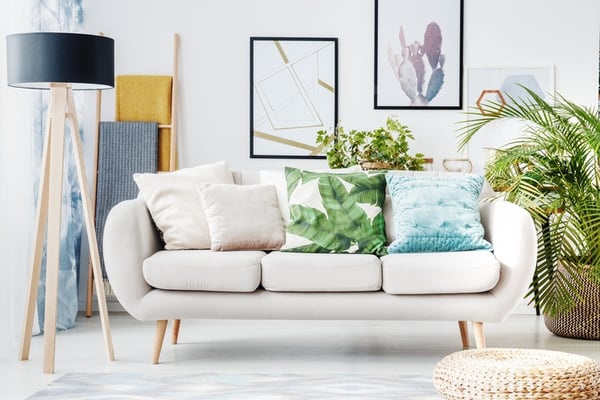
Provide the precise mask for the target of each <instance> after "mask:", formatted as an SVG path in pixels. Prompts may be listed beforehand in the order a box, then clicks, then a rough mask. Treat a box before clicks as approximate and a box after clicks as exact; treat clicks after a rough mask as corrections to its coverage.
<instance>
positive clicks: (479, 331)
mask: <svg viewBox="0 0 600 400" xmlns="http://www.w3.org/2000/svg"><path fill="white" fill-rule="evenodd" d="M472 324H473V332H474V333H475V344H476V345H477V348H478V349H485V333H484V332H483V322H476V321H473V322H472Z"/></svg>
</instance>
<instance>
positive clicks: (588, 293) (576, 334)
mask: <svg viewBox="0 0 600 400" xmlns="http://www.w3.org/2000/svg"><path fill="white" fill-rule="evenodd" d="M558 268H559V269H561V270H562V271H563V273H565V274H566V275H567V276H569V275H568V274H567V273H566V272H565V270H564V268H563V267H561V266H560V265H559V267H558ZM581 280H582V285H581V290H580V292H579V295H580V296H581V297H582V299H583V301H580V302H579V303H578V304H577V305H576V306H575V307H574V308H573V309H572V310H571V311H569V312H566V313H562V314H558V315H556V316H554V317H550V316H547V315H545V316H544V323H545V324H546V327H547V328H548V330H549V331H550V332H552V333H554V334H555V335H558V336H563V337H569V338H576V339H592V340H599V339H600V285H598V283H596V282H595V281H593V280H592V279H590V278H588V277H586V276H585V274H583V275H582V277H581Z"/></svg>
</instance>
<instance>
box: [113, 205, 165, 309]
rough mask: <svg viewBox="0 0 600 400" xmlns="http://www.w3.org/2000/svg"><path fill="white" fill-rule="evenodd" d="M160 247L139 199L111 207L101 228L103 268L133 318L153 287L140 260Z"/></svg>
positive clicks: (158, 238) (160, 242)
mask: <svg viewBox="0 0 600 400" xmlns="http://www.w3.org/2000/svg"><path fill="white" fill-rule="evenodd" d="M163 246H164V244H163V242H162V241H161V239H160V234H159V231H158V229H157V228H156V226H155V225H154V221H153V220H152V217H151V216H150V213H149V212H148V209H147V208H146V204H145V203H144V201H143V200H142V199H133V200H126V201H123V202H121V203H119V204H117V205H115V206H114V207H113V208H112V209H111V211H110V212H109V214H108V216H107V218H106V224H105V227H104V236H103V252H104V267H105V269H106V273H107V275H108V280H109V282H110V285H111V288H112V290H113V291H114V293H115V295H116V296H117V299H118V300H119V302H120V303H121V305H122V306H123V308H125V310H126V311H127V312H129V313H130V314H131V315H133V316H134V317H136V315H137V314H138V307H139V305H140V301H141V300H142V298H143V297H144V295H145V294H146V293H148V292H149V291H150V290H151V289H152V288H151V287H150V286H149V285H148V284H147V283H146V280H145V279H144V275H143V272H142V263H143V262H144V260H145V259H146V258H148V257H149V256H151V255H152V254H154V253H156V252H157V251H159V250H161V249H162V248H163ZM136 318H137V317H136Z"/></svg>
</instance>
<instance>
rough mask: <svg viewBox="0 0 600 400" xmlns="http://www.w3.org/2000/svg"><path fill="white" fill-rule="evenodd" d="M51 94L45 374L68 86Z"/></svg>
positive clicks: (52, 329)
mask: <svg viewBox="0 0 600 400" xmlns="http://www.w3.org/2000/svg"><path fill="white" fill-rule="evenodd" d="M50 96H51V99H50V101H51V104H52V108H51V109H52V124H51V126H50V163H49V166H50V175H49V185H48V232H47V239H46V299H45V307H46V309H45V313H44V373H47V374H52V373H54V358H55V357H54V356H55V344H56V312H57V302H58V269H59V268H58V265H59V262H60V225H61V218H62V216H61V211H62V181H63V160H64V147H65V146H64V145H65V115H66V106H67V104H66V103H67V88H66V87H64V86H58V87H54V86H53V87H52V88H51V92H50Z"/></svg>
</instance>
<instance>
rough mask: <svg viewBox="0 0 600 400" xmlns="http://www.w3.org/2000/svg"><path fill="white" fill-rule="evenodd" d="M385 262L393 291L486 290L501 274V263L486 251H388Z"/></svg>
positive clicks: (387, 280)
mask: <svg viewBox="0 0 600 400" xmlns="http://www.w3.org/2000/svg"><path fill="white" fill-rule="evenodd" d="M381 264H382V275H383V285H382V287H383V290H384V291H385V292H387V293H390V294H442V293H479V292H486V291H488V290H490V289H492V288H493V287H494V286H496V284H497V283H498V279H499V277H500V263H499V262H498V260H496V257H494V254H493V253H492V252H491V251H486V250H472V251H456V252H440V253H398V254H388V255H386V256H384V257H382V258H381Z"/></svg>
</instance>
